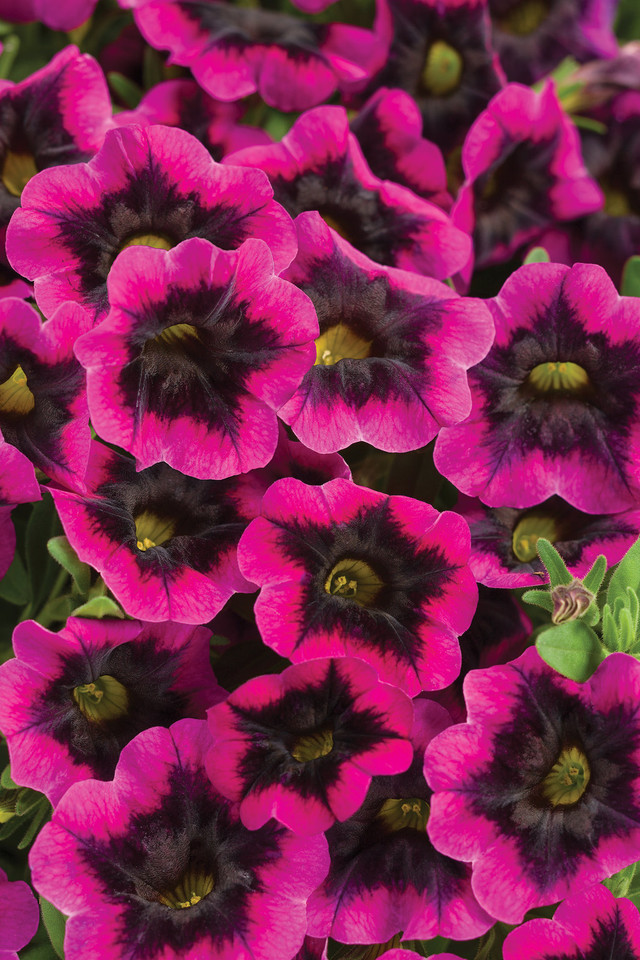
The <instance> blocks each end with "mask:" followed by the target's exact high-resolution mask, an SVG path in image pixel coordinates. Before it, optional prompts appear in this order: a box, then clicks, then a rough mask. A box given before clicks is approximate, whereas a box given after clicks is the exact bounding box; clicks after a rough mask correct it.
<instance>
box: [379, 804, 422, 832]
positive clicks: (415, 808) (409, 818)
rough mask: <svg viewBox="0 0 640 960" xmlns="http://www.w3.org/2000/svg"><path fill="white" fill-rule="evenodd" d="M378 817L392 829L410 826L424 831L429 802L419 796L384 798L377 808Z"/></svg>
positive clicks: (402, 828)
mask: <svg viewBox="0 0 640 960" xmlns="http://www.w3.org/2000/svg"><path fill="white" fill-rule="evenodd" d="M378 818H379V819H380V820H382V821H383V822H384V824H385V825H386V826H387V827H388V828H389V829H391V830H393V831H395V830H404V828H405V827H410V828H411V829H413V830H419V831H420V832H421V833H424V831H425V830H426V829H427V821H428V819H429V804H428V803H427V802H426V800H421V799H420V797H406V798H399V799H395V798H394V799H390V800H385V801H384V803H383V804H382V806H381V807H380V809H379V810H378Z"/></svg>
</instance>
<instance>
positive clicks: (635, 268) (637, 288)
mask: <svg viewBox="0 0 640 960" xmlns="http://www.w3.org/2000/svg"><path fill="white" fill-rule="evenodd" d="M620 293H621V294H622V296H623V297H640V257H629V259H628V260H627V262H626V263H625V265H624V269H623V271H622V283H621V284H620Z"/></svg>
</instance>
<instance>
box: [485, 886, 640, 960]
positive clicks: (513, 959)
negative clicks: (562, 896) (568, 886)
mask: <svg viewBox="0 0 640 960" xmlns="http://www.w3.org/2000/svg"><path fill="white" fill-rule="evenodd" d="M503 951H504V960H546V958H547V957H550V956H553V958H554V960H600V958H603V960H604V958H605V957H611V958H613V957H615V958H616V960H638V958H640V914H638V908H637V907H636V906H635V905H634V904H633V903H632V902H631V901H630V900H627V899H626V898H620V899H616V897H614V896H613V894H612V893H611V891H610V890H607V888H606V887H604V886H602V884H595V885H594V886H593V887H590V888H589V889H588V890H586V891H585V892H584V893H577V894H575V895H574V896H572V897H570V898H569V899H568V900H565V901H564V902H563V903H561V904H560V906H559V907H558V909H557V910H556V912H555V914H554V916H553V920H549V919H546V918H545V919H542V918H540V919H537V920H529V921H528V922H527V923H524V924H522V926H521V927H518V928H517V929H516V930H512V931H511V933H510V934H509V935H508V936H507V939H506V940H505V942H504V946H503Z"/></svg>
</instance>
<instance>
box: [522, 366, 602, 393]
mask: <svg viewBox="0 0 640 960" xmlns="http://www.w3.org/2000/svg"><path fill="white" fill-rule="evenodd" d="M526 383H527V385H528V386H530V387H532V388H533V390H534V391H535V393H537V394H538V395H539V394H549V393H573V394H578V395H579V394H583V393H584V392H585V391H588V389H589V387H590V380H589V375H588V373H587V371H586V370H585V369H584V367H581V366H580V365H579V364H577V363H572V362H571V361H570V360H569V361H561V360H556V361H549V362H546V363H539V364H538V365H537V366H536V367H534V368H533V370H531V372H530V373H529V376H528V377H527V379H526Z"/></svg>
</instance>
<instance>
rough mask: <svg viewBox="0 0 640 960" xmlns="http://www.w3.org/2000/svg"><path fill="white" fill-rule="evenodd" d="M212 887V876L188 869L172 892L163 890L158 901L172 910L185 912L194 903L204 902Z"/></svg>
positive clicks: (213, 884) (193, 905)
mask: <svg viewBox="0 0 640 960" xmlns="http://www.w3.org/2000/svg"><path fill="white" fill-rule="evenodd" d="M214 886H215V883H214V880H213V876H212V875H211V874H210V873H205V872H203V871H202V870H196V869H193V868H191V867H189V869H188V870H187V872H186V873H185V875H184V876H183V877H182V879H181V880H180V882H179V883H178V884H177V885H176V886H175V887H174V888H173V890H164V891H163V892H162V893H161V894H160V896H159V897H158V899H159V901H160V903H164V904H165V906H167V907H171V909H172V910H185V909H187V908H188V907H195V905H196V903H200V901H201V900H204V898H205V897H207V896H208V895H209V894H210V893H211V891H212V890H213V888H214Z"/></svg>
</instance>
